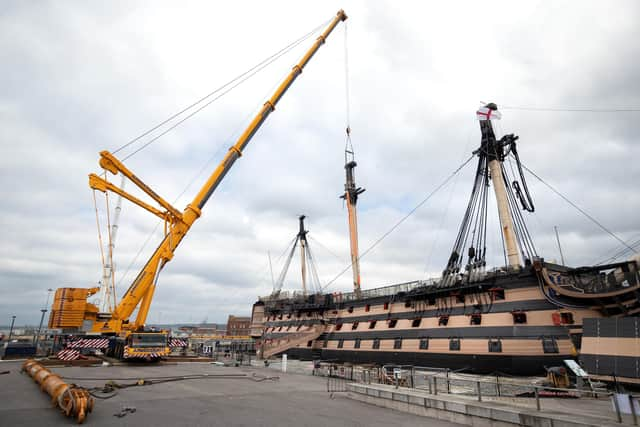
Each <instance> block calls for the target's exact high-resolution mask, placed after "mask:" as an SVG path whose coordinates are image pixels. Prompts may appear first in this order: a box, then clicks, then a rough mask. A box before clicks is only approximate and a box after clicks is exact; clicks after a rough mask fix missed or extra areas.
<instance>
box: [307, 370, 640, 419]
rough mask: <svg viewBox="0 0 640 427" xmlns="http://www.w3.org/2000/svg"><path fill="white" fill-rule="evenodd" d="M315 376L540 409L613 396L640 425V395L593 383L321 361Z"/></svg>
mask: <svg viewBox="0 0 640 427" xmlns="http://www.w3.org/2000/svg"><path fill="white" fill-rule="evenodd" d="M314 375H320V376H326V377H327V391H328V392H329V393H335V392H344V391H347V389H346V387H347V384H348V383H351V382H355V383H361V384H385V385H392V386H395V387H396V388H400V387H402V388H412V389H418V390H421V391H425V392H427V393H429V394H432V395H439V394H440V395H442V394H448V395H459V396H468V397H473V398H475V399H476V400H477V401H479V402H482V401H483V400H492V401H501V400H504V399H505V398H506V399H507V400H508V401H509V402H510V403H512V404H519V405H524V406H526V407H530V408H535V409H536V410H538V411H540V410H542V409H543V403H542V402H543V400H544V399H542V398H546V397H585V396H587V397H591V398H596V399H602V398H605V399H610V400H611V401H612V406H613V409H615V417H616V420H617V421H618V422H619V423H622V421H623V419H624V415H630V418H631V421H632V423H633V425H639V420H638V418H639V417H640V395H632V394H621V393H612V392H610V391H608V390H606V389H603V388H593V387H591V386H589V387H585V388H582V389H576V388H572V389H566V388H555V387H550V386H546V385H538V384H532V383H531V381H532V379H527V378H516V377H507V376H500V375H495V376H487V375H484V376H479V375H472V374H464V373H461V372H457V371H452V370H448V369H438V368H428V367H414V366H397V365H388V366H383V367H360V366H340V365H334V364H326V363H323V364H320V365H319V366H317V367H315V368H314Z"/></svg>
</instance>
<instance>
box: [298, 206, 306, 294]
mask: <svg viewBox="0 0 640 427" xmlns="http://www.w3.org/2000/svg"><path fill="white" fill-rule="evenodd" d="M304 218H305V216H304V215H300V217H299V218H298V219H299V220H300V231H298V241H299V242H300V265H301V267H302V268H301V269H302V294H303V295H304V296H305V297H306V296H307V264H306V260H307V256H306V253H307V247H308V245H307V233H308V231H306V230H305V229H304Z"/></svg>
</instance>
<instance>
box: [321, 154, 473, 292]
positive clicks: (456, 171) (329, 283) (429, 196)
mask: <svg viewBox="0 0 640 427" xmlns="http://www.w3.org/2000/svg"><path fill="white" fill-rule="evenodd" d="M474 157H475V155H472V156H471V157H469V158H468V159H467V160H465V161H464V163H462V164H461V165H460V166H458V168H457V169H456V170H454V171H453V172H452V173H451V175H449V176H448V177H447V178H446V179H445V180H444V181H442V183H440V185H438V186H437V187H436V188H435V189H434V190H433V191H432V192H431V193H429V194H428V195H427V196H426V197H425V198H424V199H422V201H421V202H420V203H418V204H417V205H416V206H415V207H414V208H413V209H411V210H410V211H409V212H408V213H407V214H406V215H405V216H403V217H402V218H400V220H399V221H398V222H396V223H395V224H394V225H393V226H392V227H391V228H390V229H389V230H387V231H386V232H385V233H384V234H383V235H382V236H380V237H379V238H378V239H377V240H376V241H375V242H373V244H372V245H371V246H369V247H368V248H367V249H366V250H365V251H364V252H362V253H361V254H360V256H359V257H358V260H361V259H362V258H364V257H365V256H366V255H367V254H368V253H369V252H371V251H372V250H373V249H374V248H375V247H376V246H378V244H379V243H380V242H382V241H383V240H384V239H385V238H386V237H387V236H389V234H391V233H393V232H394V231H395V230H396V229H397V228H398V227H399V226H400V224H402V223H403V222H404V221H406V220H407V218H409V217H410V216H411V215H413V213H414V212H415V211H417V210H418V209H419V208H420V207H422V205H424V204H425V203H426V202H427V201H428V200H429V199H431V197H433V196H434V195H435V194H436V193H437V192H438V191H440V190H441V189H442V188H443V187H444V186H445V185H447V184H448V183H449V181H451V179H452V178H453V177H454V176H456V175H457V174H458V173H459V172H460V171H461V170H462V169H463V168H464V167H465V166H466V165H467V164H468V163H469V162H470V161H471V160H472V159H473V158H474ZM351 265H352V264H351V263H349V264H348V265H347V266H346V267H345V268H344V269H343V270H342V271H341V272H340V273H338V274H337V275H336V276H335V277H334V278H333V279H331V281H329V282H328V283H327V284H326V285H324V286H323V287H322V289H323V290H324V289H326V288H327V287H329V286H330V285H331V284H332V283H333V282H335V281H336V280H338V278H340V276H342V275H343V274H344V273H345V272H347V271H348V270H349V269H350V268H351Z"/></svg>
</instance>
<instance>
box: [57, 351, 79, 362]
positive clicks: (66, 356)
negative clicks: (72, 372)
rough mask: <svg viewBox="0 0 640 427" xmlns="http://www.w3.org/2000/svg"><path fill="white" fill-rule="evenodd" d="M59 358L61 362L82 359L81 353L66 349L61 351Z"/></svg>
mask: <svg viewBox="0 0 640 427" xmlns="http://www.w3.org/2000/svg"><path fill="white" fill-rule="evenodd" d="M57 356H58V359H60V360H78V359H79V358H80V351H78V350H71V349H64V350H60V351H59V352H58V354H57Z"/></svg>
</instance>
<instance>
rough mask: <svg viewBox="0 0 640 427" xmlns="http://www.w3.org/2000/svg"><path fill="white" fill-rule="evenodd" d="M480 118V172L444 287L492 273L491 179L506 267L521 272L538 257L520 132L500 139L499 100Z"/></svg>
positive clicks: (441, 284)
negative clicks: (496, 125) (496, 124)
mask: <svg viewBox="0 0 640 427" xmlns="http://www.w3.org/2000/svg"><path fill="white" fill-rule="evenodd" d="M476 116H477V118H478V120H479V121H480V131H481V133H482V140H481V144H480V148H478V149H477V150H475V151H474V152H473V154H474V155H477V156H478V165H477V169H476V176H475V180H474V184H473V189H472V190H471V196H470V198H469V204H468V205H467V210H466V212H465V214H464V217H463V219H462V224H461V225H460V229H459V231H458V236H457V238H456V241H455V243H454V246H453V250H452V251H451V256H450V257H449V261H448V262H447V266H446V268H445V269H444V271H443V274H442V276H443V280H442V282H441V283H440V286H444V287H447V286H451V285H453V284H455V283H457V282H459V281H460V280H465V281H468V282H474V281H477V280H482V278H483V277H484V275H485V273H486V270H485V268H486V265H487V259H486V255H487V246H486V243H487V224H488V217H487V213H488V207H487V201H488V198H489V195H488V192H489V190H488V189H489V187H490V184H491V183H493V190H494V193H495V197H496V203H497V205H498V216H499V220H500V232H501V234H502V239H503V243H504V252H505V264H506V267H507V268H508V269H509V270H519V269H521V268H522V266H523V265H525V266H526V265H528V264H530V262H531V259H533V258H534V257H536V256H537V253H536V249H535V246H534V244H533V240H532V239H531V236H530V234H529V232H528V230H527V227H526V223H525V220H524V217H523V215H522V212H521V210H522V211H527V212H534V210H535V208H534V206H533V200H532V199H531V195H530V194H529V190H528V188H527V183H526V180H525V178H524V174H523V167H522V163H521V162H520V157H519V155H518V150H517V147H516V141H517V140H518V136H516V135H514V134H508V135H504V136H502V137H501V138H500V139H499V140H497V139H496V135H495V133H494V131H493V125H492V123H491V121H492V120H496V119H499V118H500V112H499V111H498V107H497V106H496V104H494V103H489V104H487V105H485V106H484V107H482V108H480V110H478V111H477V113H476ZM507 157H509V158H510V159H511V158H512V159H513V160H514V161H515V165H516V167H517V171H518V174H517V175H516V172H515V171H513V170H511V175H509V171H507V170H506V169H505V167H504V160H505V159H506V158H507ZM510 169H511V168H510ZM518 205H520V206H518ZM465 249H467V251H466V254H465ZM465 258H466V262H465Z"/></svg>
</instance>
